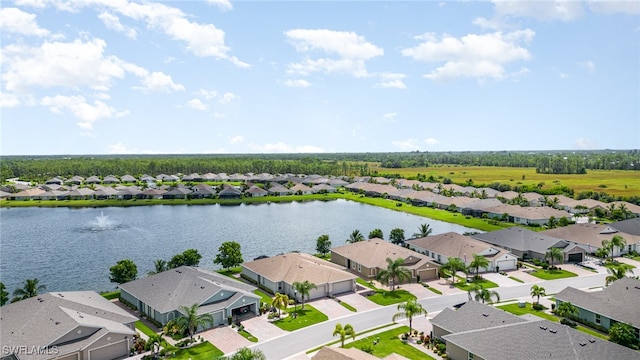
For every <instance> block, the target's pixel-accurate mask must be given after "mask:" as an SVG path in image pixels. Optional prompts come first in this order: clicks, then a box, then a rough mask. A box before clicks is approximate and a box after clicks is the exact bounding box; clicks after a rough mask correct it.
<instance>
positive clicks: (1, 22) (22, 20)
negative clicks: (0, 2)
mask: <svg viewBox="0 0 640 360" xmlns="http://www.w3.org/2000/svg"><path fill="white" fill-rule="evenodd" d="M0 30H2V31H4V32H10V33H16V34H22V35H33V36H39V37H44V36H49V35H50V33H49V30H46V29H43V28H41V27H40V26H38V24H37V22H36V16H35V15H34V14H29V13H26V12H24V11H22V10H20V9H17V8H0Z"/></svg>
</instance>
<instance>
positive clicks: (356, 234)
mask: <svg viewBox="0 0 640 360" xmlns="http://www.w3.org/2000/svg"><path fill="white" fill-rule="evenodd" d="M360 241H364V235H362V233H361V232H360V230H353V232H351V235H350V236H349V238H348V239H347V243H349V244H353V243H357V242H360Z"/></svg>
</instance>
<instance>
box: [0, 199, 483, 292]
mask: <svg viewBox="0 0 640 360" xmlns="http://www.w3.org/2000/svg"><path fill="white" fill-rule="evenodd" d="M423 223H428V224H429V225H430V226H431V228H432V229H433V233H432V234H433V235H436V234H441V233H445V232H449V231H454V232H458V233H464V232H466V231H477V230H475V229H471V228H466V227H464V226H460V225H456V224H449V223H446V222H442V221H437V220H432V219H428V218H423V217H420V216H415V215H410V214H406V213H403V212H400V211H393V210H387V209H383V208H379V207H375V206H371V205H365V204H361V203H357V202H352V201H348V200H335V201H326V202H325V201H310V202H289V203H271V204H257V205H246V204H242V205H235V206H221V205H193V206H190V205H156V206H134V207H108V208H81V209H73V208H35V207H32V208H2V209H0V253H1V260H2V262H1V263H0V279H1V281H2V282H3V283H4V284H5V286H6V288H7V291H8V292H10V293H12V292H13V290H14V289H15V288H17V287H20V286H21V285H20V284H21V283H22V282H23V281H24V280H25V279H32V278H38V279H39V281H40V284H44V285H46V286H47V289H46V291H72V290H96V291H107V290H114V289H115V288H116V284H115V283H111V282H109V268H110V267H111V266H113V265H114V264H115V263H116V262H117V261H118V260H121V259H124V258H130V259H131V260H133V261H134V262H135V263H136V265H137V266H138V276H145V274H146V273H147V272H148V271H150V270H152V269H153V262H154V261H155V260H157V259H165V260H167V261H168V260H169V259H170V258H171V257H172V256H173V255H175V254H177V253H181V252H183V251H184V250H186V249H189V248H195V249H198V251H199V252H200V254H201V255H202V260H201V261H200V266H202V267H205V268H209V269H217V268H219V267H218V266H217V265H215V264H213V259H214V258H215V256H216V254H217V253H218V248H219V246H220V244H222V243H223V242H225V241H236V242H238V243H240V245H241V247H242V254H243V257H244V260H245V261H249V260H253V259H254V258H256V257H258V256H260V255H268V256H272V255H277V254H279V253H286V252H291V251H301V252H306V253H311V254H313V253H315V252H316V251H315V247H316V240H317V239H318V237H319V236H321V235H323V234H327V235H329V239H330V240H331V242H332V244H333V246H334V247H335V246H339V245H343V244H344V243H345V240H346V239H348V238H349V235H350V234H351V232H352V231H353V230H355V229H358V230H360V232H361V233H362V234H363V235H364V236H365V237H367V235H368V234H369V232H370V231H371V230H373V229H375V228H379V229H381V230H382V231H383V233H384V236H385V238H388V236H389V233H390V232H391V229H393V228H401V229H404V231H405V237H406V238H409V237H411V235H412V234H413V233H415V232H417V231H418V227H419V226H420V224H423Z"/></svg>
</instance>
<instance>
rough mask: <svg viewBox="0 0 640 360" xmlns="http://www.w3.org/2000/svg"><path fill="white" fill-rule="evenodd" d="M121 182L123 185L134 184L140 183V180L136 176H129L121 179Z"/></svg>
mask: <svg viewBox="0 0 640 360" xmlns="http://www.w3.org/2000/svg"><path fill="white" fill-rule="evenodd" d="M120 180H121V181H122V182H123V183H134V182H136V181H138V179H136V178H135V177H134V176H131V175H129V174H127V175H124V176H123V177H121V178H120Z"/></svg>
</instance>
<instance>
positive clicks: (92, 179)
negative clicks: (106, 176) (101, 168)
mask: <svg viewBox="0 0 640 360" xmlns="http://www.w3.org/2000/svg"><path fill="white" fill-rule="evenodd" d="M84 182H85V184H100V183H101V182H102V180H100V178H99V177H97V176H95V175H93V176H89V177H88V178H87V179H86V180H85V181H84Z"/></svg>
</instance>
